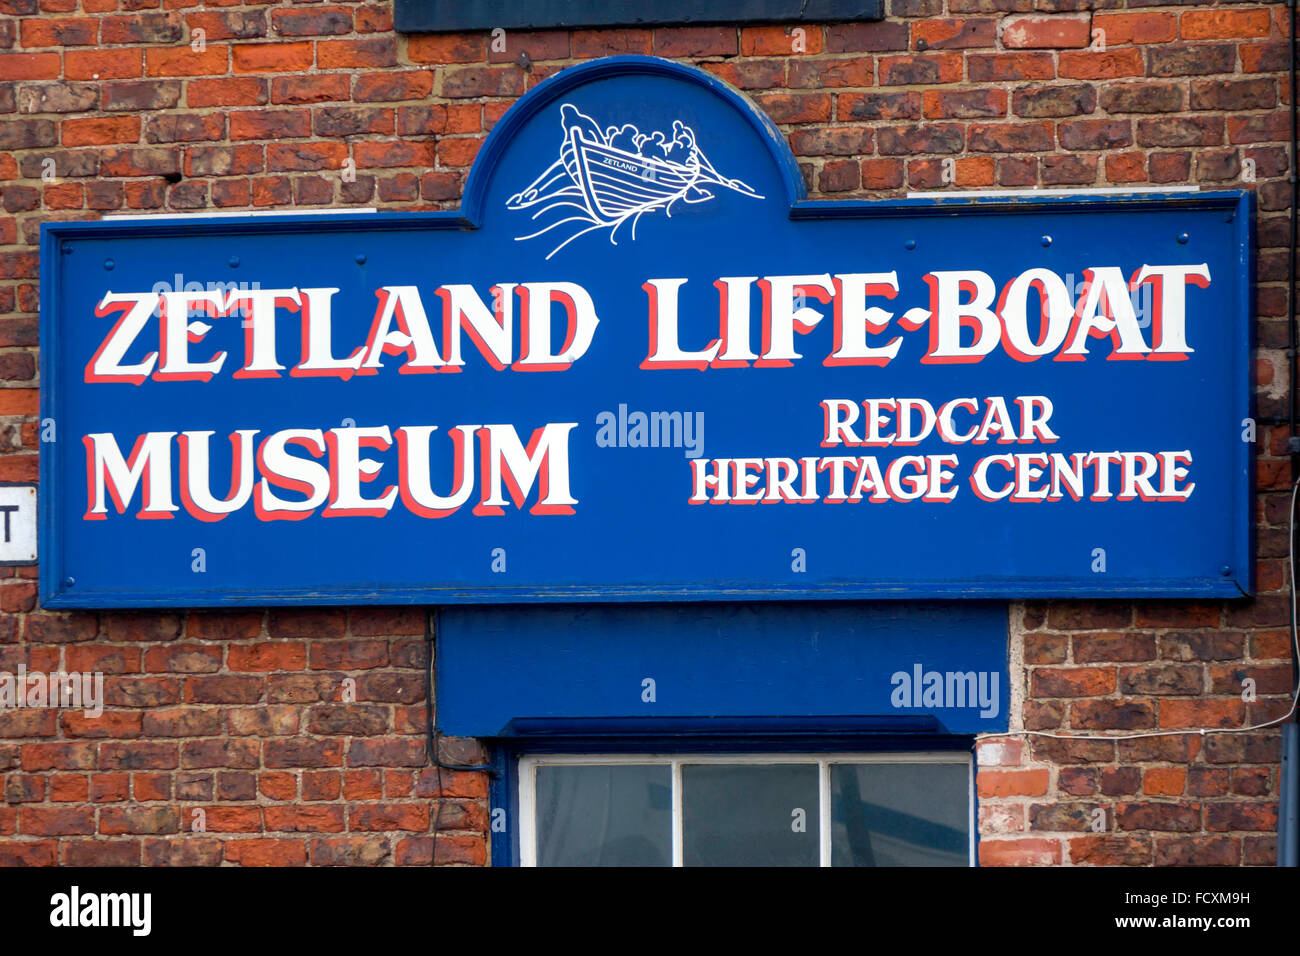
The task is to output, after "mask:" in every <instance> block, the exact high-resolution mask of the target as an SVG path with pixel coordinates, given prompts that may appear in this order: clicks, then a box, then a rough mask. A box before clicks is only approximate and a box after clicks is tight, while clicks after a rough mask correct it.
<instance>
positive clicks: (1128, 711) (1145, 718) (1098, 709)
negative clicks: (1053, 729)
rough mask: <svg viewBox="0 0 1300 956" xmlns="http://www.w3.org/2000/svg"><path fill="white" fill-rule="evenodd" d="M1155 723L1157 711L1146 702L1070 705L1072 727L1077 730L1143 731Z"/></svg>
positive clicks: (1086, 701)
mask: <svg viewBox="0 0 1300 956" xmlns="http://www.w3.org/2000/svg"><path fill="white" fill-rule="evenodd" d="M1155 722H1156V721H1155V709H1154V708H1153V707H1152V706H1151V704H1149V703H1147V702H1146V701H1140V700H1139V701H1128V700H1081V701H1076V702H1074V703H1072V704H1071V705H1070V726H1071V727H1073V728H1075V729H1077V730H1141V729H1144V728H1149V727H1154V726H1155Z"/></svg>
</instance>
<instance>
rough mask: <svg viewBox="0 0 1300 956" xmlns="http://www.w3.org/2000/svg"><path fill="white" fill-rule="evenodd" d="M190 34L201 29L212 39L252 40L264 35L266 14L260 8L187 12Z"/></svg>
mask: <svg viewBox="0 0 1300 956" xmlns="http://www.w3.org/2000/svg"><path fill="white" fill-rule="evenodd" d="M185 23H186V24H187V25H188V26H189V28H190V32H191V35H193V31H195V30H203V31H204V32H205V34H206V35H207V39H208V40H209V41H212V40H253V39H257V38H258V37H265V36H266V14H265V13H264V12H263V11H261V10H208V11H202V12H197V13H187V14H186V15H185Z"/></svg>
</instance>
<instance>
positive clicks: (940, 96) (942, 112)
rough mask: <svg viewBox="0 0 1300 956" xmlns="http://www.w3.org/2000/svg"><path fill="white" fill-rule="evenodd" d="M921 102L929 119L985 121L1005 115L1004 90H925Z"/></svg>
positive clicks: (1005, 99)
mask: <svg viewBox="0 0 1300 956" xmlns="http://www.w3.org/2000/svg"><path fill="white" fill-rule="evenodd" d="M923 102H924V104H925V115H926V117H927V118H929V119H986V118H988V117H1002V116H1006V115H1007V94H1006V92H1005V91H1004V90H927V91H926V92H925V94H924V100H923Z"/></svg>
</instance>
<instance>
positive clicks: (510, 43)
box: [488, 30, 569, 63]
mask: <svg viewBox="0 0 1300 956" xmlns="http://www.w3.org/2000/svg"><path fill="white" fill-rule="evenodd" d="M501 46H502V44H496V43H489V44H488V62H489V63H515V62H517V61H518V60H519V58H520V56H522V55H523V54H527V55H528V59H529V60H530V61H532V62H533V63H538V62H545V61H546V60H567V59H568V58H569V34H568V33H567V32H566V31H564V30H539V31H527V30H511V31H509V32H508V33H507V34H506V36H505V43H504V49H499V47H501Z"/></svg>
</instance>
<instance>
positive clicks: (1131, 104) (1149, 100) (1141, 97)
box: [1101, 82, 1183, 113]
mask: <svg viewBox="0 0 1300 956" xmlns="http://www.w3.org/2000/svg"><path fill="white" fill-rule="evenodd" d="M1101 105H1102V108H1103V109H1105V110H1106V111H1107V112H1109V113H1176V112H1178V111H1179V110H1181V109H1182V108H1183V90H1182V88H1181V87H1179V86H1175V85H1174V84H1172V83H1151V82H1142V83H1113V84H1110V85H1108V86H1107V87H1106V88H1105V89H1104V90H1103V91H1102V95H1101Z"/></svg>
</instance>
